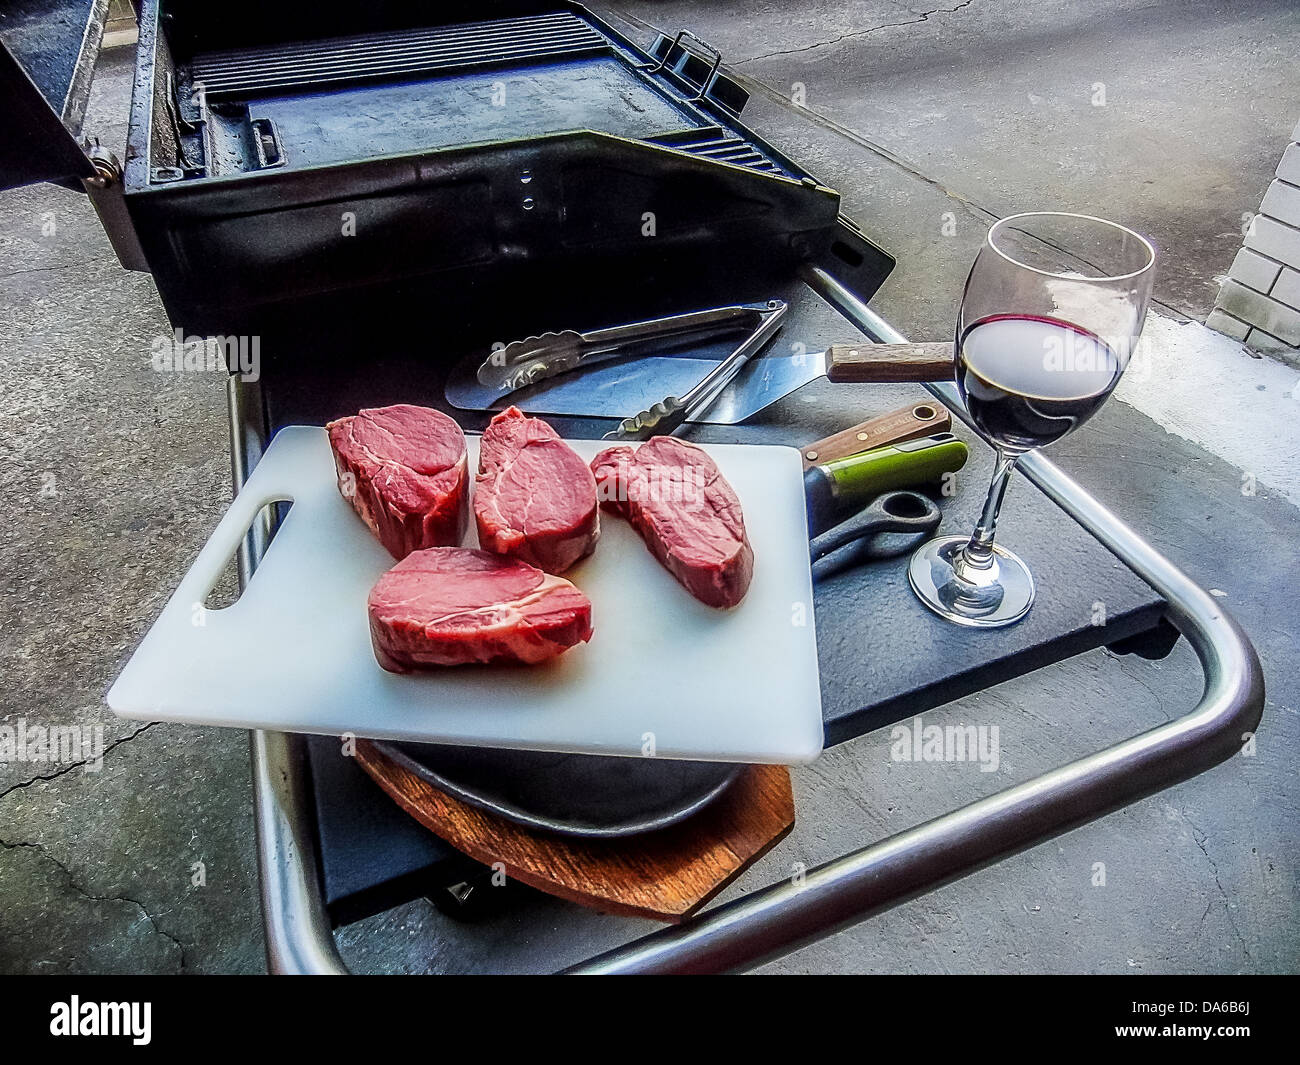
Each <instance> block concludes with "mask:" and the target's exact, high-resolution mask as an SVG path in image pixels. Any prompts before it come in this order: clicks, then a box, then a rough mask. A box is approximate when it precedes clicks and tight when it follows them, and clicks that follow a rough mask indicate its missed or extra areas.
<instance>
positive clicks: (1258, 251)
mask: <svg viewBox="0 0 1300 1065" xmlns="http://www.w3.org/2000/svg"><path fill="white" fill-rule="evenodd" d="M1291 141H1292V143H1291V144H1290V145H1289V146H1288V147H1287V149H1286V151H1285V152H1284V153H1283V155H1282V162H1281V163H1279V164H1278V168H1277V178H1276V179H1275V180H1274V181H1273V184H1271V185H1270V186H1269V187H1268V192H1266V193H1265V194H1264V201H1263V203H1261V204H1260V205H1259V214H1257V215H1256V216H1255V219H1254V221H1253V222H1252V223H1251V225H1250V229H1249V231H1248V232H1247V234H1246V244H1245V247H1243V248H1242V249H1241V251H1239V252H1237V257H1236V258H1235V259H1234V260H1233V261H1232V269H1231V270H1229V271H1228V279H1227V280H1226V281H1224V283H1223V287H1222V288H1221V289H1220V290H1219V298H1218V300H1217V302H1216V303H1215V306H1214V310H1213V311H1212V312H1211V313H1210V316H1209V318H1207V319H1206V320H1205V324H1206V325H1208V326H1209V327H1210V328H1211V329H1217V330H1218V331H1219V332H1220V333H1226V334H1227V335H1228V336H1230V337H1234V338H1236V339H1237V340H1240V341H1243V342H1244V343H1245V344H1246V346H1247V347H1250V348H1254V349H1255V350H1256V351H1262V352H1266V353H1268V354H1270V355H1280V356H1282V357H1283V358H1284V359H1286V360H1287V361H1288V362H1292V363H1300V143H1297V142H1300V126H1296V128H1295V132H1294V133H1292V134H1291Z"/></svg>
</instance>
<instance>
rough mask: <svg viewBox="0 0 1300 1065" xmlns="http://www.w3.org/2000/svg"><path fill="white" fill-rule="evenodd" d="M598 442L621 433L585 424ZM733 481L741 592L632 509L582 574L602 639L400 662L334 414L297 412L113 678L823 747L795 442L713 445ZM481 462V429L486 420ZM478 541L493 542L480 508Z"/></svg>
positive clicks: (477, 725)
mask: <svg viewBox="0 0 1300 1065" xmlns="http://www.w3.org/2000/svg"><path fill="white" fill-rule="evenodd" d="M570 443H571V444H572V446H573V448H574V450H576V451H577V452H578V454H579V455H581V456H582V457H583V458H586V459H590V458H592V457H594V456H595V455H596V453H597V452H598V451H600V450H601V449H602V448H604V447H606V446H608V445H607V444H605V443H604V442H602V441H597V440H574V441H570ZM706 450H707V451H708V452H709V454H711V455H712V456H713V458H714V460H715V461H716V462H717V464H718V466H719V468H720V469H721V470H722V472H723V473H724V474H725V475H726V477H727V480H729V481H730V482H731V484H732V487H733V488H735V490H736V493H737V495H739V497H740V501H741V505H742V507H743V508H744V512H745V525H746V528H747V529H748V531H749V537H750V540H751V542H752V543H753V546H754V556H755V564H754V579H753V583H752V584H751V585H750V589H749V593H748V595H747V596H746V597H745V599H744V601H743V602H742V603H741V604H740V605H739V606H738V607H736V608H734V609H733V610H714V609H713V608H711V607H707V606H705V605H704V604H703V603H700V602H698V601H697V600H695V599H694V598H692V597H691V595H690V594H689V593H688V592H687V591H686V589H684V588H683V587H682V586H681V585H679V584H678V583H677V582H676V581H675V580H674V579H673V578H672V577H671V576H670V575H669V573H668V572H667V570H665V569H663V568H662V567H661V566H660V565H659V563H658V562H656V561H655V559H654V558H653V557H652V556H651V554H650V552H649V551H648V550H647V549H646V547H645V545H644V543H642V541H641V539H640V537H638V536H637V534H636V533H635V532H633V531H632V529H631V528H630V526H628V524H627V523H626V522H625V521H623V520H622V519H621V518H619V517H617V516H614V515H611V514H607V513H602V514H601V539H600V543H599V545H598V546H597V548H596V551H595V554H594V555H593V556H592V557H590V558H588V559H586V560H585V561H583V562H582V563H580V564H579V565H578V566H576V567H575V568H574V569H573V570H572V571H571V572H569V573H567V574H566V577H568V578H569V579H571V580H572V581H573V582H574V583H575V584H576V585H577V586H578V587H579V588H581V589H582V590H583V591H584V592H585V593H586V594H587V596H588V597H589V598H590V599H591V602H592V624H593V627H594V629H595V635H594V636H593V637H592V639H591V642H590V643H587V644H582V645H580V646H578V647H575V648H573V649H572V650H569V651H567V652H565V653H564V654H563V655H561V656H560V657H559V658H558V659H555V660H554V661H552V662H550V663H547V664H544V665H541V666H532V667H513V666H511V667H492V666H489V667H473V666H467V667H461V668H456V669H444V670H433V671H429V672H427V673H419V674H408V675H405V676H399V675H395V674H392V673H388V672H386V671H385V670H383V669H381V668H380V667H379V665H378V664H377V663H376V662H375V657H374V654H373V652H372V650H371V645H370V632H369V627H368V623H367V618H366V596H367V594H368V593H369V591H370V588H371V586H372V585H373V584H374V582H375V581H376V580H377V579H378V578H379V576H380V574H382V573H383V572H384V571H385V570H386V569H388V568H389V567H390V566H392V565H393V559H392V558H391V557H390V556H389V554H388V552H387V551H385V550H384V548H383V547H381V546H380V544H379V542H378V541H377V540H376V539H375V538H374V536H373V535H371V533H370V530H369V529H367V528H366V526H365V525H364V524H363V523H362V522H361V519H360V518H358V517H357V516H356V514H355V513H354V512H353V510H352V508H351V507H350V506H349V505H348V504H347V502H346V501H344V499H343V498H342V497H341V496H340V495H339V491H338V488H337V486H336V483H335V477H334V463H333V459H332V456H331V454H330V448H329V441H328V439H327V437H326V435H325V431H324V430H323V429H319V428H315V427H309V426H290V427H288V428H286V429H283V430H281V432H280V433H279V434H278V435H277V436H276V437H275V439H274V440H273V441H272V443H271V446H270V447H269V448H268V449H267V451H266V454H265V455H263V457H262V460H261V461H260V462H259V463H258V464H257V466H256V468H255V469H254V470H253V473H252V475H251V476H250V477H249V479H248V483H247V484H246V485H245V486H244V489H243V491H241V492H240V493H239V496H238V497H237V498H236V499H235V501H234V503H232V505H231V507H230V510H229V511H227V513H226V515H225V516H224V517H223V518H222V520H221V523H220V524H219V525H218V526H217V530H216V532H215V533H213V535H212V537H211V539H210V540H209V541H208V543H207V544H206V545H205V546H204V548H203V550H202V551H201V552H200V553H199V557H198V559H197V561H196V562H195V563H194V565H193V567H192V568H191V569H190V571H189V573H188V574H186V576H185V579H184V580H183V581H182V582H181V585H180V587H179V588H178V589H177V590H176V593H175V594H174V595H173V596H172V598H171V600H170V601H169V602H168V603H167V606H166V607H165V608H164V609H163V612H162V616H161V617H160V618H159V619H158V621H157V622H156V623H155V624H154V626H153V628H152V629H150V630H149V633H148V635H147V636H146V637H145V639H144V642H143V643H142V644H141V645H140V647H139V649H138V650H137V651H136V653H135V655H134V656H133V657H132V658H131V661H130V662H128V663H127V666H126V669H125V670H123V671H122V675H121V676H119V677H118V679H117V682H116V683H115V684H114V685H113V687H112V689H111V690H110V691H109V693H108V704H109V706H111V707H112V708H113V710H115V711H116V712H117V713H119V714H121V715H123V716H125V717H134V718H144V719H148V720H163V721H183V722H189V723H191V724H203V725H227V726H231V727H238V728H260V729H271V730H275V731H282V732H315V733H324V734H329V735H342V734H343V733H349V732H350V733H353V734H355V735H357V736H364V737H374V738H389V739H404V740H416V741H426V742H432V743H453V744H472V745H476V746H489V747H510V748H525V749H533V750H549V751H564V752H578V753H589V754H620V755H638V756H639V755H643V754H651V753H653V754H655V755H657V756H659V757H663V758H693V759H706V760H716V761H735V762H776V763H796V762H806V761H809V760H811V759H813V758H815V757H816V756H817V754H818V753H819V752H820V751H821V749H822V716H821V691H820V686H819V683H818V677H817V643H816V638H815V634H814V630H813V612H812V578H811V575H810V572H809V564H808V533H807V527H806V518H805V508H804V493H803V473H802V467H801V464H800V459H799V452H798V451H796V450H795V449H793V448H785V447H758V446H742V445H734V444H732V445H709V446H708V447H707V448H706ZM469 462H470V469H471V470H474V469H476V468H477V465H478V438H477V437H470V438H469ZM286 499H287V500H292V501H293V506H292V508H291V509H290V510H289V513H288V516H287V517H286V518H285V520H284V522H283V524H282V525H281V527H280V529H279V531H278V532H277V533H276V535H275V538H274V540H273V541H272V542H271V545H270V548H269V549H268V550H267V552H266V555H265V557H264V558H263V559H262V562H261V564H260V565H259V566H258V568H257V571H256V572H255V573H254V574H253V577H252V580H251V581H249V584H248V587H247V588H246V589H245V590H244V593H243V595H242V596H240V598H239V600H238V601H237V602H236V603H234V604H233V605H232V606H229V607H226V608H225V609H222V610H200V609H197V607H196V604H200V603H202V602H203V600H204V599H205V598H206V597H207V595H208V593H209V591H210V590H211V588H212V587H213V585H214V584H215V583H216V581H217V578H218V576H219V575H220V573H221V571H222V569H223V567H224V566H225V564H226V562H227V561H228V560H229V559H230V557H231V556H232V555H233V554H234V552H235V549H236V547H237V546H238V544H239V542H240V540H241V539H242V538H243V536H244V533H245V531H246V530H247V529H248V528H249V527H250V526H251V524H252V522H253V519H254V517H255V516H256V515H257V513H258V512H259V511H260V510H261V509H262V507H263V506H265V505H266V504H267V503H270V502H273V501H276V500H286ZM470 525H471V530H470V534H469V546H475V545H476V541H475V540H474V533H473V522H472V521H471V523H470Z"/></svg>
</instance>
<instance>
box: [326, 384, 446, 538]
mask: <svg viewBox="0 0 1300 1065" xmlns="http://www.w3.org/2000/svg"><path fill="white" fill-rule="evenodd" d="M325 428H326V429H327V430H328V431H329V436H330V447H332V448H333V449H334V465H335V466H336V467H337V469H338V477H339V491H340V492H342V493H343V498H345V499H346V500H347V501H348V502H349V503H351V504H352V506H353V509H355V510H356V512H357V513H358V514H360V515H361V519H362V521H364V522H365V523H366V524H367V525H369V526H370V528H371V530H372V531H373V532H374V534H375V535H376V536H377V537H379V541H380V543H382V544H383V545H384V546H385V547H386V548H388V550H389V551H390V552H391V553H392V555H393V557H394V558H399V559H400V558H405V557H406V556H407V555H409V554H410V553H411V552H412V551H418V550H420V549H421V548H425V547H443V546H447V545H454V544H459V543H460V541H461V538H462V537H463V536H464V535H465V528H466V526H467V524H468V522H469V464H468V461H467V459H466V455H465V434H464V433H463V432H461V428H460V426H459V425H457V424H456V423H455V422H454V421H452V420H451V419H450V418H448V417H447V415H445V414H443V413H442V412H441V411H436V410H431V409H430V408H428V407H413V406H411V405H410V404H406V403H401V404H398V405H397V406H394V407H378V408H374V409H370V410H363V411H361V412H360V413H359V414H356V415H354V416H353V417H350V418H340V419H339V420H338V421H334V422H330V423H329V425H327V426H326V427H325Z"/></svg>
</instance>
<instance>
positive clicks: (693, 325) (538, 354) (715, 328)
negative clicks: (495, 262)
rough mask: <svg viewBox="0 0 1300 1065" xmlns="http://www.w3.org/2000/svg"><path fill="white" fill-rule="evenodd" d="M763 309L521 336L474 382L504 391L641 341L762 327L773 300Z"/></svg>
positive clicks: (736, 308) (628, 351) (612, 355)
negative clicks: (520, 338) (586, 330)
mask: <svg viewBox="0 0 1300 1065" xmlns="http://www.w3.org/2000/svg"><path fill="white" fill-rule="evenodd" d="M777 302H779V301H777ZM782 306H783V307H784V304H782ZM768 308H769V310H768V311H764V310H763V309H762V308H761V306H747V305H745V304H736V305H733V306H729V307H712V308H710V309H709V310H705V311H692V312H691V313H689V314H675V315H671V316H669V317H666V318H651V319H649V320H647V321H643V322H631V323H629V324H628V325H616V326H611V327H609V328H607V329H593V330H591V331H590V332H587V333H579V332H578V331H576V330H574V329H565V330H563V331H562V332H558V333H543V334H542V335H541V336H530V337H525V338H524V339H523V340H515V341H512V342H511V343H509V344H507V345H506V346H505V347H503V348H499V349H497V350H496V351H494V352H493V353H492V354H491V355H489V356H488V358H487V360H486V361H485V362H484V363H483V364H482V365H481V366H479V368H478V373H477V376H478V381H479V384H481V385H483V386H484V387H485V388H490V389H492V390H494V391H495V392H496V393H497V394H499V395H508V394H509V393H511V392H517V391H519V390H520V389H521V388H528V387H529V386H531V385H535V384H537V383H538V382H540V381H545V380H547V379H548V378H551V377H557V376H559V375H560V374H565V373H569V372H571V371H573V370H580V369H583V368H585V367H587V366H591V365H595V364H597V363H601V362H606V361H609V360H611V359H616V358H621V357H623V356H625V355H632V354H636V353H637V351H639V350H640V349H641V348H642V347H644V346H646V345H651V344H655V343H660V342H662V341H665V340H669V339H672V338H677V337H687V336H689V337H691V338H692V339H693V340H706V339H709V338H710V337H715V336H722V335H725V334H727V333H734V332H739V331H741V330H743V329H746V328H749V329H754V328H756V327H758V326H759V325H761V323H762V320H763V318H764V317H766V315H767V314H768V313H769V311H770V310H771V308H772V303H769V304H768Z"/></svg>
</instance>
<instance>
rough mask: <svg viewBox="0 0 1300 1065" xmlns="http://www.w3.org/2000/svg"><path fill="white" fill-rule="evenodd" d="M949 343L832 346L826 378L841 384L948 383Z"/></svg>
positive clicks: (828, 353) (827, 358) (950, 369)
mask: <svg viewBox="0 0 1300 1065" xmlns="http://www.w3.org/2000/svg"><path fill="white" fill-rule="evenodd" d="M952 364H953V349H952V343H951V342H950V341H946V340H945V341H939V342H937V343H930V344H867V343H863V344H832V345H831V346H830V347H829V348H828V349H827V350H826V376H827V378H828V379H829V380H831V381H836V382H839V383H841V384H852V383H860V382H872V383H886V382H897V381H947V380H951V378H952V374H953V368H952Z"/></svg>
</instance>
